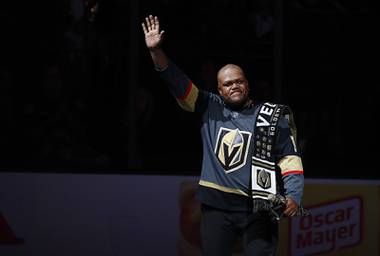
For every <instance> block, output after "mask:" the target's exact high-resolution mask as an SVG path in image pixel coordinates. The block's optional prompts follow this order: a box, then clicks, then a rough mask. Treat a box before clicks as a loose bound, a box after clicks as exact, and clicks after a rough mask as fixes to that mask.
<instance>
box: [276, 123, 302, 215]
mask: <svg viewBox="0 0 380 256" xmlns="http://www.w3.org/2000/svg"><path fill="white" fill-rule="evenodd" d="M276 144H277V146H276V147H277V154H278V157H279V159H278V160H279V161H278V163H277V165H278V166H279V167H280V169H281V175H282V179H283V182H284V189H285V196H286V198H287V202H286V209H285V211H284V214H285V215H287V216H294V215H295V214H296V213H297V212H298V209H299V206H300V204H301V198H302V195H303V189H304V176H303V165H302V159H301V157H300V155H299V152H297V146H296V143H295V138H294V137H293V134H292V132H291V130H290V128H289V125H288V122H287V121H286V119H285V118H282V119H281V120H280V122H279V136H278V138H277V143H276Z"/></svg>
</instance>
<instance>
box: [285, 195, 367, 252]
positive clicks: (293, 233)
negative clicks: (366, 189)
mask: <svg viewBox="0 0 380 256" xmlns="http://www.w3.org/2000/svg"><path fill="white" fill-rule="evenodd" d="M307 209H308V211H309V213H310V214H309V215H308V216H304V217H299V218H292V219H291V221H290V222H289V233H290V239H289V249H290V255H316V254H322V253H326V252H331V251H340V250H342V249H343V248H347V247H350V246H354V245H356V244H358V243H360V241H361V237H362V229H363V228H362V219H363V216H362V215H363V211H362V200H361V198H360V197H350V198H345V199H341V200H338V201H332V202H325V203H323V204H320V205H316V206H312V207H308V208H307Z"/></svg>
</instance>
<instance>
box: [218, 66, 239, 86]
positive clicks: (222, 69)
mask: <svg viewBox="0 0 380 256" xmlns="http://www.w3.org/2000/svg"><path fill="white" fill-rule="evenodd" d="M230 70H236V71H238V72H239V73H240V74H242V75H243V77H244V78H245V74H244V71H243V69H242V68H241V67H239V66H238V65H235V64H227V65H224V66H223V67H222V68H221V69H219V71H218V74H217V77H216V78H217V79H218V84H219V82H220V78H221V75H222V74H223V73H225V72H226V71H227V72H228V71H230Z"/></svg>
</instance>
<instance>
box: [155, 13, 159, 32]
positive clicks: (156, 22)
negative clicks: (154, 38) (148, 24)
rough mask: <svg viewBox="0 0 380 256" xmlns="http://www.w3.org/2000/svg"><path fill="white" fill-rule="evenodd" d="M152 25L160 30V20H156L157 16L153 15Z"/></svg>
mask: <svg viewBox="0 0 380 256" xmlns="http://www.w3.org/2000/svg"><path fill="white" fill-rule="evenodd" d="M154 25H155V27H156V29H157V30H158V31H160V22H159V21H158V17H157V16H155V17H154Z"/></svg>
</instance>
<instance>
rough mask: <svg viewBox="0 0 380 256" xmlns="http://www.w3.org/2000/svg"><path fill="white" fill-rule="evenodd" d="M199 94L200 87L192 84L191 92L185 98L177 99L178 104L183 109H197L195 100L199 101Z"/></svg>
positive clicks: (191, 110)
mask: <svg viewBox="0 0 380 256" xmlns="http://www.w3.org/2000/svg"><path fill="white" fill-rule="evenodd" d="M198 94H199V90H198V88H197V87H196V86H195V85H194V84H192V85H191V89H190V92H189V94H188V95H187V96H186V98H184V99H177V102H178V104H179V105H180V106H181V108H182V109H184V110H186V111H189V112H194V111H195V102H196V101H197V98H198Z"/></svg>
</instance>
